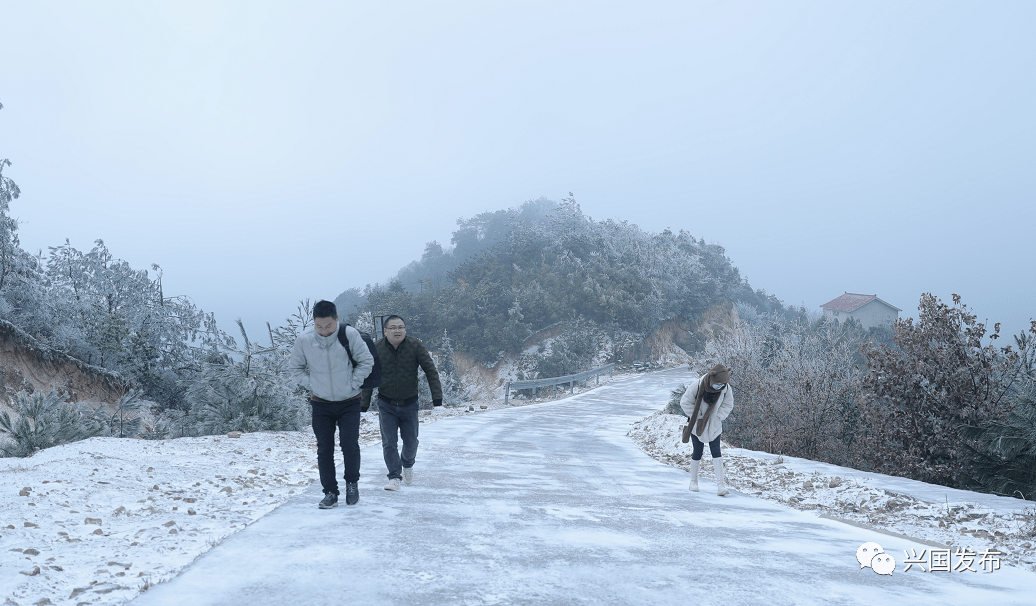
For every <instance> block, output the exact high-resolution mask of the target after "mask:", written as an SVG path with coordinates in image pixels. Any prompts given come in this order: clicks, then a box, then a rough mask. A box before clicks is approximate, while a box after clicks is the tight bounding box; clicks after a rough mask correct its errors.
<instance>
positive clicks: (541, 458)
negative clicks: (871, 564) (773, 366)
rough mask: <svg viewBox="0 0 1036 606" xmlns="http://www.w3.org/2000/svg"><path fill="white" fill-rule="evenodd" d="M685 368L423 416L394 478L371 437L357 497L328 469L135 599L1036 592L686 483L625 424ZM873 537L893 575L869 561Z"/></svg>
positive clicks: (988, 598)
mask: <svg viewBox="0 0 1036 606" xmlns="http://www.w3.org/2000/svg"><path fill="white" fill-rule="evenodd" d="M688 378H689V375H688V373H687V372H686V371H667V372H664V373H655V374H651V375H643V376H637V377H633V378H631V379H629V380H627V381H616V382H615V383H612V384H610V385H606V386H603V387H601V388H600V389H597V390H593V391H590V392H586V393H583V394H580V395H577V396H575V397H573V398H569V399H566V400H564V401H561V402H555V403H547V404H540V405H532V406H525V407H520V408H514V409H502V410H498V411H491V412H487V413H484V414H478V415H471V416H467V417H460V418H456V419H453V420H450V421H448V422H440V423H435V424H433V425H428V426H424V427H422V428H421V432H422V433H421V437H420V439H421V447H420V451H419V453H418V462H417V465H416V466H415V471H416V474H415V483H414V485H413V486H409V487H407V486H404V487H403V489H402V490H400V491H399V492H388V491H385V490H383V489H382V486H383V485H384V480H385V475H384V473H385V472H384V467H383V463H382V459H381V451H380V447H379V446H374V447H368V448H366V449H364V451H363V466H362V474H363V477H362V478H361V480H360V503H359V505H357V506H355V507H347V506H345V505H344V504H342V505H340V506H339V507H338V508H336V509H332V510H319V509H317V507H316V503H317V501H319V499H320V496H321V494H320V487H319V483H315V484H313V485H311V486H310V487H309V488H308V489H307V490H306V491H305V492H304V493H302V494H300V495H297V496H295V497H293V498H292V499H291V500H289V501H288V502H287V503H285V504H284V505H282V506H280V507H279V508H277V509H275V510H274V511H273V512H271V513H270V514H268V515H266V516H265V517H263V518H262V519H260V520H259V521H257V522H255V523H254V524H252V525H250V526H249V527H247V528H246V529H244V530H242V531H241V532H239V533H237V534H234V535H233V536H231V537H229V538H227V539H226V540H225V541H224V542H223V543H222V544H220V545H219V546H218V547H216V548H214V549H213V550H211V551H210V552H208V553H206V554H205V555H204V556H202V557H201V558H199V559H198V560H197V561H196V562H194V563H193V564H192V565H191V566H189V567H188V568H187V569H186V570H185V571H184V572H183V573H182V574H181V575H180V576H179V577H177V578H175V579H173V580H171V581H169V582H167V583H162V584H159V585H157V586H155V587H154V588H152V589H150V590H149V591H147V592H146V593H144V594H142V595H141V596H140V597H138V598H137V599H136V600H134V602H133V604H134V605H135V606H150V605H158V604H170V605H180V604H191V605H194V606H198V605H204V604H213V605H216V604H218V605H221V606H230V605H238V604H240V605H242V606H257V605H261V604H278V605H281V604H337V603H354V604H399V605H404V604H408V605H409V604H471V605H481V604H599V603H614V604H681V603H685V602H688V601H707V602H711V603H722V604H724V605H726V606H729V605H731V604H760V603H766V604H893V603H896V604H911V605H913V606H916V605H918V604H976V605H977V604H986V603H997V604H1034V603H1036V574H1034V573H1032V572H1028V571H1025V570H1021V569H1016V568H1009V567H1007V566H1004V567H1003V568H1001V569H999V570H995V571H993V572H982V571H981V569H980V571H979V572H967V571H964V572H961V571H953V572H920V571H919V570H918V568H917V567H916V566H915V567H914V568H912V569H911V570H909V571H904V568H905V566H904V564H903V563H902V561H903V559H904V550H914V552H916V553H918V554H920V553H921V552H922V550H925V549H931V547H930V546H929V545H923V544H919V543H914V542H911V541H910V540H909V539H900V538H896V537H891V536H888V535H885V534H878V533H875V532H873V531H869V530H866V529H862V528H857V527H854V526H849V525H846V524H842V523H840V522H837V521H833V520H826V519H822V518H818V517H817V516H816V515H814V514H812V513H808V512H801V511H796V510H793V509H788V508H785V507H783V506H780V505H776V504H773V503H770V502H767V501H763V500H759V499H756V498H752V497H749V496H745V495H743V494H740V493H737V492H732V493H731V495H730V496H728V497H717V496H716V495H715V492H714V485H713V484H712V483H711V482H709V481H707V480H703V482H702V486H701V488H702V492H700V493H691V492H689V491H688V490H687V488H686V486H687V479H688V475H687V474H686V473H685V472H683V471H680V470H678V469H675V468H673V467H668V466H666V465H662V464H660V463H658V462H657V461H655V460H654V459H652V458H650V457H649V456H648V455H646V454H644V453H643V452H642V451H641V450H640V449H639V448H638V447H637V445H636V444H634V443H633V442H632V441H631V440H630V439H629V438H628V437H626V433H627V431H629V429H630V426H631V424H632V423H634V422H636V421H640V420H641V419H643V418H644V417H645V416H646V415H648V414H650V413H652V412H654V411H656V410H657V409H658V408H659V403H660V402H665V401H666V400H667V399H668V393H669V390H670V389H672V387H673V386H674V385H675V384H676V383H678V382H680V381H684V380H687V379H688ZM733 414H737V408H735V409H734V413H733ZM339 462H340V457H339ZM865 542H876V543H878V544H880V545H881V546H882V547H883V548H884V550H885V553H887V554H890V555H891V556H892V557H893V558H895V559H896V561H897V565H896V566H895V570H894V572H893V573H892V574H891V575H879V574H877V573H875V572H874V571H873V570H872V569H871V568H861V566H860V564H859V562H857V559H856V552H857V549H858V548H859V547H860V546H861V545H862V544H863V543H865ZM912 553H913V552H912ZM975 567H976V568H978V566H975ZM926 568H927V566H926Z"/></svg>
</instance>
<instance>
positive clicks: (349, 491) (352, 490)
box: [345, 482, 360, 505]
mask: <svg viewBox="0 0 1036 606" xmlns="http://www.w3.org/2000/svg"><path fill="white" fill-rule="evenodd" d="M359 500H360V489H359V488H358V487H357V486H356V482H346V483H345V504H346V505H355V504H356V502H357V501H359Z"/></svg>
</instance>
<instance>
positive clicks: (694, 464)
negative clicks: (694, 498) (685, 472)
mask: <svg viewBox="0 0 1036 606" xmlns="http://www.w3.org/2000/svg"><path fill="white" fill-rule="evenodd" d="M699 469H701V459H699V460H697V461H695V460H694V459H691V485H690V486H688V487H687V488H688V489H689V490H692V491H694V492H698V470H699Z"/></svg>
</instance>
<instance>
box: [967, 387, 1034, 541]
mask: <svg viewBox="0 0 1036 606" xmlns="http://www.w3.org/2000/svg"><path fill="white" fill-rule="evenodd" d="M962 435H963V437H964V438H965V439H967V440H971V441H972V444H973V445H968V446H967V447H968V450H969V452H970V456H969V457H968V466H967V467H966V469H965V473H966V474H967V475H968V478H969V480H970V483H971V485H972V486H976V487H979V488H981V489H983V490H988V491H989V492H992V493H994V494H1000V495H1006V496H1011V497H1021V498H1023V499H1026V500H1029V501H1032V500H1034V499H1036V380H1034V379H1032V378H1030V379H1028V380H1027V381H1026V383H1025V385H1024V386H1023V387H1022V388H1021V389H1020V390H1019V393H1018V394H1017V396H1016V398H1015V399H1014V402H1013V404H1012V406H1011V412H1010V413H1008V415H1007V418H1005V419H1004V420H1003V421H987V422H985V423H982V424H979V425H966V426H965V427H964V428H963V430H962ZM1034 520H1036V517H1034ZM1034 530H1036V525H1034Z"/></svg>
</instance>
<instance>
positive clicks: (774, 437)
mask: <svg viewBox="0 0 1036 606" xmlns="http://www.w3.org/2000/svg"><path fill="white" fill-rule="evenodd" d="M856 346H857V345H856V343H855V342H854V341H852V340H849V339H846V338H845V333H844V332H843V331H841V330H840V329H839V328H838V327H836V326H832V325H829V324H827V323H826V322H822V321H820V322H817V323H815V324H808V323H799V322H785V321H782V320H780V319H776V318H775V319H774V320H773V321H772V322H771V323H770V325H769V326H768V327H767V326H760V325H752V324H748V323H745V322H739V323H738V324H737V325H736V326H735V327H734V329H733V330H731V331H724V332H721V333H717V334H716V336H715V337H714V338H713V339H711V340H710V341H709V342H708V343H707V344H706V347H705V351H704V352H703V353H702V354H700V355H699V356H698V357H697V358H696V360H695V363H694V364H692V367H693V368H694V369H695V370H696V371H697V372H698V373H699V374H704V373H705V372H706V371H707V370H708V369H709V368H711V367H712V366H713V365H714V364H716V363H717V362H722V363H723V364H725V365H727V366H729V367H730V368H731V379H730V383H731V386H732V388H733V390H734V400H735V406H734V410H733V411H732V412H731V414H730V416H729V417H727V419H726V420H725V421H724V422H723V433H724V436H725V437H726V439H728V440H730V441H731V443H733V444H737V445H738V446H741V447H744V448H752V449H755V450H763V451H767V452H772V453H777V454H780V453H783V454H788V455H793V456H799V457H804V458H809V459H813V460H821V461H827V462H830V463H835V464H839V465H846V464H853V463H855V459H856V458H857V457H856V452H857V450H856V447H857V437H858V436H857V433H858V431H859V430H860V427H859V417H860V411H859V407H858V396H859V393H860V369H859V368H858V367H857V366H856V364H855V362H854V351H855V349H854V348H855V347H856Z"/></svg>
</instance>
